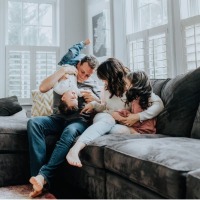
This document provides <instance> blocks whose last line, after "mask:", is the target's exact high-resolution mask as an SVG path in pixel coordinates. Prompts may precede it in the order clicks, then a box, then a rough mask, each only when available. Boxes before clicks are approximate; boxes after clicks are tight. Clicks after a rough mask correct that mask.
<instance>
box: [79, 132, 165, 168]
mask: <svg viewBox="0 0 200 200" xmlns="http://www.w3.org/2000/svg"><path fill="white" fill-rule="evenodd" d="M159 137H166V136H164V135H159V134H142V135H134V134H123V133H121V134H120V133H119V134H107V135H104V136H101V137H99V138H97V139H95V140H94V141H93V142H92V143H91V144H90V145H88V146H87V147H86V148H85V149H84V150H83V151H81V152H80V158H81V161H82V162H83V163H84V164H87V165H90V166H95V167H98V168H104V147H105V146H107V145H113V144H118V143H120V142H121V141H126V140H130V139H140V138H159Z"/></svg>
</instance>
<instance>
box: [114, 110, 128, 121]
mask: <svg viewBox="0 0 200 200" xmlns="http://www.w3.org/2000/svg"><path fill="white" fill-rule="evenodd" d="M112 117H113V118H114V119H115V120H116V121H118V122H121V121H122V120H124V119H125V118H124V117H122V116H121V115H120V113H119V112H117V111H115V112H113V113H112Z"/></svg>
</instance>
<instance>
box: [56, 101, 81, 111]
mask: <svg viewBox="0 0 200 200" xmlns="http://www.w3.org/2000/svg"><path fill="white" fill-rule="evenodd" d="M58 109H59V111H60V113H61V114H72V113H74V112H75V111H77V110H78V106H74V107H69V106H68V105H67V103H66V102H64V101H62V99H61V100H60V104H59V106H58Z"/></svg>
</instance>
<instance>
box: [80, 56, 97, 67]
mask: <svg viewBox="0 0 200 200" xmlns="http://www.w3.org/2000/svg"><path fill="white" fill-rule="evenodd" d="M80 62H81V65H82V64H83V63H85V62H87V63H88V65H89V66H90V67H91V69H96V68H97V67H98V66H99V61H98V60H97V59H96V57H94V56H92V55H87V56H84V57H83V58H82V59H81V61H80Z"/></svg>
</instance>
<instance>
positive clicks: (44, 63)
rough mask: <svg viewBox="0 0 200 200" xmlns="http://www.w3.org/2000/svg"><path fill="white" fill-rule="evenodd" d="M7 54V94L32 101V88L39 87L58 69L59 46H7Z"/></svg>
mask: <svg viewBox="0 0 200 200" xmlns="http://www.w3.org/2000/svg"><path fill="white" fill-rule="evenodd" d="M55 50H56V51H55ZM6 55H7V58H6V63H7V68H6V69H7V71H6V74H7V75H6V77H7V84H6V87H7V89H6V91H7V95H8V96H12V95H16V96H18V98H19V100H20V103H24V104H26V103H30V102H31V101H30V100H31V90H34V89H36V88H37V89H38V88H39V85H40V83H41V81H42V80H44V78H46V77H47V76H49V75H51V74H53V73H54V72H55V71H56V65H57V62H56V58H57V57H58V48H57V49H56V48H51V47H48V48H46V47H43V48H41V47H21V48H19V47H15V48H13V47H10V46H7V48H6Z"/></svg>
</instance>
